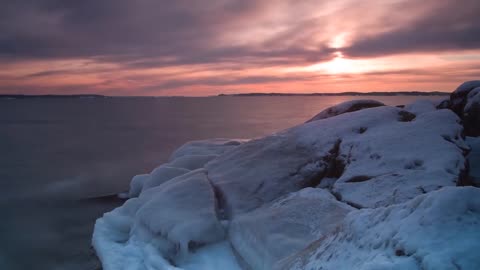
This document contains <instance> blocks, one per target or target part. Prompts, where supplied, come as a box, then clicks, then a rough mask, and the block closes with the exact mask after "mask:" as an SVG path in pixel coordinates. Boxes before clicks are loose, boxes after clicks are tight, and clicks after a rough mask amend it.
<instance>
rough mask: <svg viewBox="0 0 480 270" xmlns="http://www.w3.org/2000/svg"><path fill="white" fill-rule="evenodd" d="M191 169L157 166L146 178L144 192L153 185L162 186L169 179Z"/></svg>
mask: <svg viewBox="0 0 480 270" xmlns="http://www.w3.org/2000/svg"><path fill="white" fill-rule="evenodd" d="M189 171H190V170H187V169H182V168H175V167H170V166H168V165H162V166H159V167H157V168H155V169H154V170H153V171H152V172H151V173H150V175H149V177H148V178H147V179H146V180H145V182H144V184H143V186H142V192H143V191H145V190H147V189H149V188H153V187H157V186H160V185H161V184H163V183H165V182H167V181H168V180H170V179H172V178H175V177H177V176H180V175H183V174H186V173H188V172H189Z"/></svg>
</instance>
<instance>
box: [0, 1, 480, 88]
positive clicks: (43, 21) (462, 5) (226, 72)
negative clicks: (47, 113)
mask: <svg viewBox="0 0 480 270" xmlns="http://www.w3.org/2000/svg"><path fill="white" fill-rule="evenodd" d="M479 13H480V4H479V3H478V1H477V0H464V1H461V2H460V1H454V0H425V1H416V0H369V1H356V0H337V1H327V0H305V1H296V0H271V1H255V0H212V1H190V0H175V1H171V0H136V1H130V0H102V1H96V0H82V1H64V0H16V1H7V2H6V3H2V9H1V10H0V66H2V67H3V68H4V69H7V68H5V67H8V69H9V70H10V71H9V73H8V76H9V77H8V76H7V77H8V80H7V79H5V78H7V77H6V75H5V74H3V75H2V71H0V83H2V81H4V83H3V84H4V85H3V87H2V88H1V89H5V88H6V85H7V84H8V85H10V86H13V85H15V86H18V89H25V88H23V87H24V86H22V85H21V83H20V82H16V81H14V80H15V78H21V79H24V80H26V81H28V85H29V86H31V85H34V84H35V83H45V81H47V80H48V78H51V79H52V80H51V81H53V79H55V80H56V79H59V78H62V79H63V80H64V81H68V80H69V79H71V83H70V84H71V85H73V87H68V84H66V85H64V86H56V87H58V89H60V90H62V89H74V90H75V91H77V90H78V89H79V88H77V87H79V86H81V85H85V83H83V82H82V83H78V82H75V81H74V80H78V79H79V77H81V76H85V77H87V76H90V77H91V78H90V81H92V83H91V86H92V87H93V88H94V87H97V88H98V89H97V90H98V91H104V90H108V91H110V90H112V89H114V90H117V89H118V88H121V86H122V84H125V83H128V87H130V88H131V89H147V90H145V91H154V90H155V91H160V90H162V89H167V90H171V89H174V88H175V87H187V86H190V87H192V88H193V87H195V86H197V85H206V86H209V87H217V86H218V87H223V86H228V85H232V86H237V85H262V84H269V83H274V82H277V83H282V82H283V83H287V82H293V81H296V82H305V81H308V82H311V81H312V80H315V79H314V78H312V77H309V78H307V77H308V76H311V74H303V75H300V74H295V76H292V75H291V74H290V75H285V74H284V73H283V72H282V70H284V69H286V68H289V67H305V66H309V65H312V64H317V63H321V62H328V61H330V60H332V59H333V58H334V57H335V55H336V54H335V52H336V51H338V50H339V51H341V52H342V53H343V55H344V56H345V57H347V58H360V59H366V58H374V57H382V56H395V55H398V54H402V55H404V57H408V55H409V54H413V53H417V54H418V53H425V54H426V53H430V54H432V53H438V54H441V53H443V52H445V51H464V50H473V51H475V50H479V49H480V24H478V23H476V21H477V18H478V14H479ZM336 39H337V40H338V39H341V40H342V42H341V43H344V44H342V46H340V47H339V48H332V40H336ZM343 39H344V40H343ZM447 57H448V56H447ZM453 57H457V56H453ZM458 57H464V56H458ZM79 59H80V60H81V61H84V62H85V63H87V64H85V65H81V66H79V65H69V64H65V63H63V62H65V61H72V62H78V61H80V60H79ZM444 60H445V61H450V62H455V61H458V60H456V59H454V58H445V59H444ZM467 60H468V59H461V61H467ZM35 61H38V62H42V65H41V67H39V68H32V66H33V65H31V64H30V63H32V62H35ZM57 62H62V63H61V64H57ZM11 63H14V64H17V63H25V64H24V65H20V64H18V65H11ZM28 65H30V67H27V66H28ZM11 66H15V67H17V66H19V68H18V69H11V68H10V67H11ZM457 66H458V65H457ZM426 68H429V67H426ZM265 69H270V70H269V71H265ZM172 70H179V71H178V72H177V73H175V74H176V75H175V76H173V75H172V72H173V71H172ZM275 70H276V71H275ZM410 70H416V68H414V69H410ZM432 70H435V69H432ZM163 71H165V72H166V73H165V74H163V73H162V72H163ZM200 71H201V72H203V73H209V74H210V75H208V76H207V75H202V76H197V77H196V76H191V75H189V73H196V72H200ZM436 71H437V72H438V70H436ZM242 72H243V73H244V74H239V73H242ZM378 72H379V73H380V72H383V73H384V74H390V71H378ZM407 72H408V70H407V69H406V70H405V71H403V73H404V74H403V75H405V76H406V74H405V73H407ZM465 72H469V74H476V73H475V72H476V71H471V70H470V71H465ZM129 73H131V74H129ZM138 73H145V74H146V75H144V76H143V77H142V79H138V80H131V82H132V83H131V84H130V81H129V80H128V79H126V78H128V77H129V76H130V77H132V76H133V77H135V76H136V77H137V78H140V77H139V76H140V75H139V74H138ZM12 74H13V75H12ZM377 75H379V74H377ZM390 75H392V76H393V75H395V76H398V74H390ZM409 75H411V76H414V75H415V73H412V74H409ZM417 75H418V74H417ZM2 76H3V79H2ZM221 76H230V77H229V78H221ZM302 76H303V78H302ZM342 76H343V77H345V78H346V77H348V76H350V75H348V76H347V75H346V74H344V75H342ZM354 76H359V75H351V76H350V78H353V77H354ZM370 76H373V74H370ZM327 77H328V76H327ZM220 78H221V79H220ZM316 79H318V80H319V81H321V82H324V81H325V80H326V79H325V77H321V76H320V77H318V78H316ZM17 80H18V79H17ZM5 81H7V82H5ZM112 82H117V83H112ZM133 82H136V83H137V84H134V83H133ZM48 83H50V82H48ZM10 86H9V88H8V89H12V88H11V87H10ZM48 86H51V85H48ZM48 86H46V87H48ZM39 89H40V88H39ZM44 89H45V88H42V91H44ZM60 90H59V91H60ZM122 91H123V90H122Z"/></svg>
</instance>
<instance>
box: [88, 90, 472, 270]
mask: <svg viewBox="0 0 480 270" xmlns="http://www.w3.org/2000/svg"><path fill="white" fill-rule="evenodd" d="M469 87H470V86H469ZM462 91H467V90H462ZM467 92H468V93H467V94H465V97H468V96H470V98H471V97H472V96H476V95H477V94H476V90H475V91H473V92H472V89H470V90H468V91H467ZM464 105H466V103H465V104H464ZM339 107H342V108H343V107H345V105H342V106H339ZM347 107H348V106H347ZM346 111H347V110H345V112H346ZM462 132H463V127H462V125H461V124H460V119H459V117H458V116H457V115H456V114H455V113H454V112H452V111H451V110H449V109H436V107H435V105H434V104H432V103H431V102H427V101H418V102H415V103H413V104H409V105H406V106H405V107H404V109H401V108H397V107H390V106H378V107H374V108H367V109H363V110H358V111H354V112H348V113H340V114H338V115H336V116H331V117H328V118H324V119H319V120H315V121H311V122H309V123H305V124H302V125H299V126H296V127H293V128H290V129H287V130H284V131H281V132H278V133H275V134H273V135H270V136H266V137H264V138H260V139H255V140H250V141H244V140H227V139H214V140H204V141H194V142H189V143H186V144H185V145H183V146H182V147H180V148H179V149H178V150H177V151H175V152H174V153H173V154H172V156H171V157H170V159H169V162H168V163H166V164H163V165H161V166H159V167H157V168H156V169H155V170H153V171H152V172H151V173H150V174H146V175H140V176H136V177H134V179H132V183H131V189H130V193H131V194H130V195H131V197H133V198H131V199H129V200H127V201H126V202H125V204H124V205H123V206H121V207H119V208H117V209H115V210H113V211H111V212H109V213H106V214H104V216H103V217H101V218H99V219H98V220H97V222H96V224H95V230H94V234H93V239H92V244H93V246H94V248H95V250H96V252H97V255H98V256H99V258H100V260H101V261H102V266H103V268H104V269H105V270H130V269H135V270H137V269H142V270H143V269H145V270H146V269H149V270H150V269H152V270H158V269H177V270H178V269H186V270H190V269H195V270H206V269H208V270H219V269H233V270H236V269H244V270H245V269H247V270H263V269H324V270H327V269H332V270H333V269H452V268H453V269H471V270H474V269H480V262H479V261H478V260H479V259H478V258H477V257H478V256H476V254H477V253H478V252H477V251H478V249H479V246H478V245H479V243H480V235H479V233H478V229H477V230H474V228H478V226H479V213H480V211H479V208H480V207H479V202H478V198H480V196H479V195H480V194H478V192H479V191H478V189H475V188H473V187H470V188H462V187H455V186H457V185H463V184H465V183H468V179H469V178H468V177H467V176H468V175H467V171H468V170H467V166H466V164H467V162H466V159H465V155H466V154H467V153H468V150H469V148H470V147H471V148H472V151H471V152H470V155H469V158H470V167H471V169H470V172H469V173H470V177H472V176H474V177H475V175H478V173H477V171H478V170H476V168H478V162H477V161H476V160H478V159H477V158H476V157H477V154H478V151H476V150H475V149H476V148H478V147H477V146H478V145H477V144H478V142H477V141H476V139H477V138H470V137H469V138H468V143H466V142H465V141H464V137H463V136H462ZM477 150H478V149H477ZM472 163H475V164H474V166H473V165H472ZM457 236H458V238H456V237H457ZM455 267H456V268H455Z"/></svg>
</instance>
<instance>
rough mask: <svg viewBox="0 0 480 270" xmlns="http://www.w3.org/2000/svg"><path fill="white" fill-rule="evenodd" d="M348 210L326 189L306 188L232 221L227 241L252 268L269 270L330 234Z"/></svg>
mask: <svg viewBox="0 0 480 270" xmlns="http://www.w3.org/2000/svg"><path fill="white" fill-rule="evenodd" d="M351 210H354V208H352V207H350V206H348V205H347V204H344V203H341V202H339V201H337V200H336V199H335V197H334V196H333V195H332V194H331V193H330V192H328V191H326V190H323V189H318V188H306V189H302V190H300V191H298V192H294V193H291V194H289V195H287V196H285V197H283V198H281V199H279V200H276V201H274V202H273V203H271V204H269V205H267V206H263V207H261V208H259V209H256V210H255V211H253V212H250V213H247V214H244V215H240V216H239V217H237V218H235V219H234V220H233V222H232V224H231V226H230V230H229V239H230V241H231V242H232V245H233V246H234V248H235V249H236V250H237V251H238V252H239V254H240V255H241V256H242V258H244V259H245V261H247V262H248V263H249V265H250V266H251V268H252V269H272V267H273V265H274V264H275V262H277V261H279V260H281V259H283V258H285V257H287V256H289V255H292V254H294V253H296V252H298V251H300V250H302V249H304V248H305V247H306V246H308V244H309V243H310V242H312V241H313V240H314V239H318V238H319V237H322V236H324V235H327V234H328V233H330V232H331V231H332V230H333V229H335V227H336V226H337V224H338V223H340V222H341V221H342V220H343V218H344V217H345V215H346V214H347V213H348V212H349V211H351Z"/></svg>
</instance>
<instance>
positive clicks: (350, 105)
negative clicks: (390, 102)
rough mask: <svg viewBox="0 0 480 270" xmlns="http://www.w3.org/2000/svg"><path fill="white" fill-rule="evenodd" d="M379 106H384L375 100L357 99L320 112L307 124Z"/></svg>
mask: <svg viewBox="0 0 480 270" xmlns="http://www.w3.org/2000/svg"><path fill="white" fill-rule="evenodd" d="M380 106H385V104H383V103H382V102H379V101H376V100H371V99H358V100H350V101H345V102H342V103H340V104H337V105H335V106H332V107H329V108H327V109H325V110H323V111H321V112H320V113H319V114H317V115H315V116H314V117H313V118H312V119H310V120H308V121H307V123H308V122H312V121H316V120H321V119H326V118H329V117H333V116H337V115H340V114H343V113H348V112H354V111H359V110H363V109H367V108H374V107H380Z"/></svg>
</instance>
